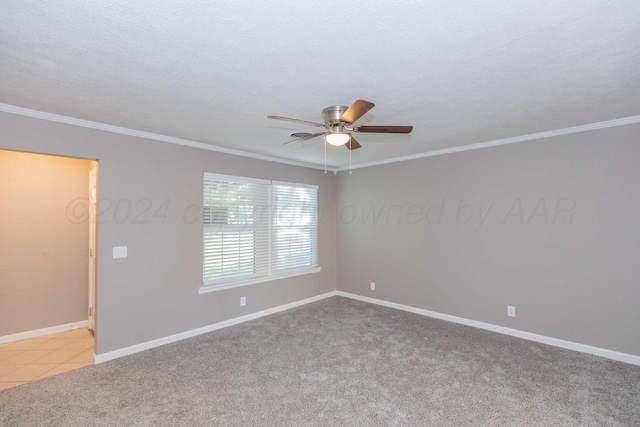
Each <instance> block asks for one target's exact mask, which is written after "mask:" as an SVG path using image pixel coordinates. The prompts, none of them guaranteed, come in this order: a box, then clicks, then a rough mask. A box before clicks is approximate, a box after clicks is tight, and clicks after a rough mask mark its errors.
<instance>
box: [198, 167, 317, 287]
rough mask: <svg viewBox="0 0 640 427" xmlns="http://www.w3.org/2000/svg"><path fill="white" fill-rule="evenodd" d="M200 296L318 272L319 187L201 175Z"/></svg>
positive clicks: (209, 174) (208, 174) (207, 174)
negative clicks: (201, 267)
mask: <svg viewBox="0 0 640 427" xmlns="http://www.w3.org/2000/svg"><path fill="white" fill-rule="evenodd" d="M203 183H204V185H203V187H204V204H203V211H202V223H203V237H204V239H203V241H204V257H203V258H204V263H203V287H202V288H201V292H208V291H212V290H218V289H227V288H231V287H236V286H242V285H248V284H252V283H258V282H262V281H267V280H273V279H278V278H284V277H289V276H293V275H299V274H307V273H312V272H316V271H320V268H319V267H318V266H317V232H318V202H317V199H318V187H317V186H310V185H304V184H293V183H284V182H276V181H273V182H272V181H266V180H259V179H251V178H242V177H236V176H227V175H217V174H211V173H205V174H204V181H203Z"/></svg>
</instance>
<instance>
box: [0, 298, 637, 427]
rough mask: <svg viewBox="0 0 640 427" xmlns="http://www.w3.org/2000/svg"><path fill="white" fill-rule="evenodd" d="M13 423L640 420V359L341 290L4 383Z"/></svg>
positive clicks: (5, 408) (4, 414)
mask: <svg viewBox="0 0 640 427" xmlns="http://www.w3.org/2000/svg"><path fill="white" fill-rule="evenodd" d="M0 425H2V426H92V425H98V426H131V425H136V426H182V425H183V426H210V425H220V426H232V425H243V426H258V425H263V426H304V425H311V426H318V425H326V426H334V425H335V426H346V425H355V426H378V425H379V426H404V425H407V426H597V427H601V426H640V367H638V366H633V365H628V364H624V363H618V362H613V361H610V360H606V359H602V358H599V357H595V356H590V355H585V354H582V353H575V352H571V351H567V350H562V349H558V348H555V347H550V346H546V345H542V344H536V343H532V342H529V341H524V340H520V339H517V338H512V337H508V336H504V335H499V334H496V333H492V332H487V331H483V330H479V329H474V328H470V327H466V326H461V325H456V324H453V323H449V322H443V321H439V320H435V319H430V318H427V317H422V316H418V315H414V314H410V313H405V312H402V311H397V310H393V309H389V308H384V307H379V306H375V305H370V304H365V303H361V302H358V301H353V300H349V299H346V298H341V297H333V298H330V299H327V300H323V301H320V302H317V303H313V304H309V305H306V306H303V307H299V308H296V309H293V310H289V311H287V312H283V313H278V314H275V315H272V316H268V317H264V318H261V319H258V320H254V321H251V322H247V323H244V324H241V325H237V326H233V327H230V328H226V329H223V330H220V331H216V332H212V333H209V334H206V335H201V336H198V337H195V338H192V339H188V340H184V341H181V342H178V343H174V344H170V345H166V346H163V347H159V348H156V349H153V350H149V351H145V352H142V353H138V354H135V355H133V356H129V357H125V358H122V359H118V360H114V361H111V362H108V363H104V364H101V365H97V366H91V367H87V368H82V369H79V370H76V371H72V372H68V373H66V374H62V375H59V376H56V377H51V378H46V379H43V380H40V381H36V382H34V383H31V384H26V385H23V386H19V387H15V388H12V389H8V390H5V391H2V392H0Z"/></svg>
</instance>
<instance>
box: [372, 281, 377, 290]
mask: <svg viewBox="0 0 640 427" xmlns="http://www.w3.org/2000/svg"><path fill="white" fill-rule="evenodd" d="M371 290H372V291H375V290H376V282H371Z"/></svg>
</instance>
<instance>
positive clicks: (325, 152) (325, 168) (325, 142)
mask: <svg viewBox="0 0 640 427" xmlns="http://www.w3.org/2000/svg"><path fill="white" fill-rule="evenodd" d="M324 174H325V175H326V174H327V141H326V140H325V141H324Z"/></svg>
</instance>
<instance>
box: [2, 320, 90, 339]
mask: <svg viewBox="0 0 640 427" xmlns="http://www.w3.org/2000/svg"><path fill="white" fill-rule="evenodd" d="M87 324H88V322H87V321H86V320H81V321H80V322H73V323H67V324H64V325H58V326H50V327H48V328H42V329H35V330H33V331H26V332H19V333H17V334H11V335H5V336H2V337H0V344H4V343H8V342H13V341H20V340H26V339H27V338H35V337H41V336H43V335H49V334H57V333H58V332H65V331H70V330H72V329H79V328H86V327H87Z"/></svg>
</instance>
